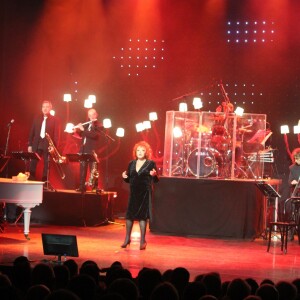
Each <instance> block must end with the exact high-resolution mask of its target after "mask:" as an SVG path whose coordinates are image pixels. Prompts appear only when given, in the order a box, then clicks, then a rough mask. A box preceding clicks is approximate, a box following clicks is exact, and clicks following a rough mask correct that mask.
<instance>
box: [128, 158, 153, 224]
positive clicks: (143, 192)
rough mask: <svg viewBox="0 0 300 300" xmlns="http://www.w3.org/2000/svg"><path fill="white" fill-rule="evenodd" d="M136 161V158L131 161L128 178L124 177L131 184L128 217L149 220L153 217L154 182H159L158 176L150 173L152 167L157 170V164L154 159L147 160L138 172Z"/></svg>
mask: <svg viewBox="0 0 300 300" xmlns="http://www.w3.org/2000/svg"><path fill="white" fill-rule="evenodd" d="M136 162H137V161H136V160H132V161H131V162H130V163H129V165H128V169H127V175H128V178H124V181H125V182H127V183H129V184H130V194H129V200H128V208H127V212H126V219H129V220H147V219H149V218H151V198H152V189H153V182H158V177H157V176H151V175H150V171H151V170H152V169H155V170H156V164H155V162H154V161H153V160H146V161H145V163H144V164H143V165H142V167H141V168H140V169H139V171H138V172H137V171H136Z"/></svg>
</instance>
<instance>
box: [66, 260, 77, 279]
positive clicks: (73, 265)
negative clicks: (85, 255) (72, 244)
mask: <svg viewBox="0 0 300 300" xmlns="http://www.w3.org/2000/svg"><path fill="white" fill-rule="evenodd" d="M64 265H65V266H66V267H67V268H68V269H69V272H70V278H72V277H73V276H75V275H78V264H77V262H76V261H75V260H74V259H68V260H66V261H65V262H64Z"/></svg>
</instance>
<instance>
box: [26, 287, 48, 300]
mask: <svg viewBox="0 0 300 300" xmlns="http://www.w3.org/2000/svg"><path fill="white" fill-rule="evenodd" d="M50 293H51V291H50V290H49V288H48V287H46V286H45V285H43V284H36V285H33V286H31V287H30V288H29V290H28V291H27V293H26V297H25V299H26V300H42V299H45V298H46V296H48V295H49V294H50Z"/></svg>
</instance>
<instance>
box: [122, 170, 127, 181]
mask: <svg viewBox="0 0 300 300" xmlns="http://www.w3.org/2000/svg"><path fill="white" fill-rule="evenodd" d="M122 177H123V178H124V179H125V178H128V175H127V172H126V171H124V172H123V173H122Z"/></svg>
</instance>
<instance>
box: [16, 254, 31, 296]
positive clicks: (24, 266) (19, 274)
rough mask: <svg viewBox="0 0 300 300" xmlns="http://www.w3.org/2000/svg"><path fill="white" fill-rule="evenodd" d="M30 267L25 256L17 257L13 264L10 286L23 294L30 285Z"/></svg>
mask: <svg viewBox="0 0 300 300" xmlns="http://www.w3.org/2000/svg"><path fill="white" fill-rule="evenodd" d="M31 272H32V270H31V265H30V262H29V260H28V258H27V257H26V256H18V257H17V258H16V259H15V260H14V263H13V271H12V284H13V285H14V286H15V287H16V288H17V289H19V290H20V291H23V293H25V292H26V291H27V289H28V288H29V287H30V285H31Z"/></svg>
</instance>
